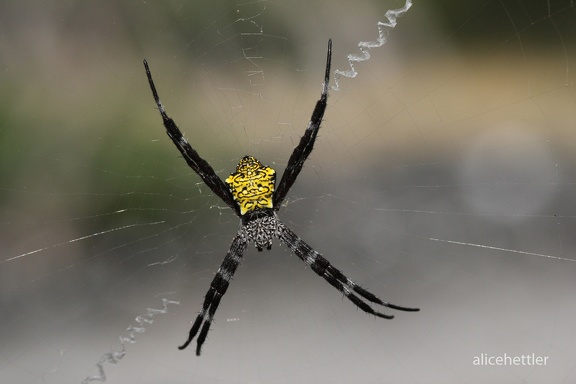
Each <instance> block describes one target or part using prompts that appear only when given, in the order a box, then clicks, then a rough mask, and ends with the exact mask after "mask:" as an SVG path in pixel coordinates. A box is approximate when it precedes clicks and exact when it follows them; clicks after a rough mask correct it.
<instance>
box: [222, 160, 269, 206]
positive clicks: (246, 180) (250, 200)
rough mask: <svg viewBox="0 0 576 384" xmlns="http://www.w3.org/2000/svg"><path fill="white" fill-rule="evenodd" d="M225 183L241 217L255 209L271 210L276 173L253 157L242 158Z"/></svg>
mask: <svg viewBox="0 0 576 384" xmlns="http://www.w3.org/2000/svg"><path fill="white" fill-rule="evenodd" d="M225 181H226V184H228V187H229V188H230V192H231V193H232V197H233V198H234V200H235V201H236V203H238V206H239V208H240V214H241V215H242V216H244V215H245V214H246V213H247V212H250V211H254V210H257V209H262V208H272V206H273V203H272V194H273V193H274V183H275V182H276V171H274V170H273V169H272V168H270V167H267V166H264V165H262V163H261V162H259V161H258V160H256V159H255V158H254V157H252V156H244V157H243V158H242V159H241V160H240V162H239V163H238V166H237V167H236V172H234V173H233V174H231V175H230V176H229V177H228V178H227V179H226V180H225Z"/></svg>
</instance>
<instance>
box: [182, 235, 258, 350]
mask: <svg viewBox="0 0 576 384" xmlns="http://www.w3.org/2000/svg"><path fill="white" fill-rule="evenodd" d="M247 245H248V243H247V242H246V238H245V236H244V234H243V233H241V232H239V233H238V234H237V235H236V236H235V237H234V240H232V245H230V250H228V253H227V254H226V257H225V258H224V261H222V265H220V268H219V269H218V272H216V276H214V279H213V280H212V283H210V289H209V290H208V292H207V293H206V296H205V297H204V304H203V305H202V310H201V311H200V313H199V314H198V316H197V317H196V320H195V321H194V324H193V325H192V328H190V332H189V333H188V339H187V340H186V342H185V343H184V344H182V345H181V346H179V347H178V349H180V350H183V349H185V348H186V347H188V345H190V343H191V342H192V340H193V339H194V337H196V334H197V333H198V331H200V334H199V335H198V340H197V341H196V343H197V345H196V355H197V356H200V351H201V349H202V344H204V342H205V341H206V336H208V331H209V330H210V324H212V319H213V318H214V314H215V313H216V310H217V309H218V306H219V305H220V299H221V298H222V296H224V294H225V293H226V290H227V289H228V286H229V285H230V279H231V278H232V276H234V273H235V272H236V268H238V265H239V264H240V260H241V259H242V255H243V254H244V251H245V250H246V247H247ZM200 327H202V329H200Z"/></svg>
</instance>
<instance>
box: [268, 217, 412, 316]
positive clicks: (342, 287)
mask: <svg viewBox="0 0 576 384" xmlns="http://www.w3.org/2000/svg"><path fill="white" fill-rule="evenodd" d="M278 228H279V229H278V232H279V238H280V240H281V241H282V242H283V243H285V244H286V245H287V246H288V248H290V250H291V251H292V252H294V254H296V256H298V257H299V258H300V259H301V260H302V261H304V262H305V263H306V264H308V265H309V266H310V268H312V270H313V271H314V272H315V273H316V274H317V275H318V276H321V277H322V278H323V279H324V280H326V281H327V282H328V283H329V284H330V285H332V286H333V287H334V288H336V289H337V290H339V291H340V292H342V293H343V294H344V296H346V297H347V298H348V300H350V301H351V302H352V303H354V304H355V305H356V306H357V307H358V308H360V309H361V310H363V311H364V312H366V313H369V314H372V315H374V316H378V317H382V318H384V319H393V318H394V316H393V315H387V314H384V313H380V312H378V311H375V310H374V309H373V308H372V307H371V306H370V305H368V304H367V303H365V302H364V301H362V299H361V298H360V297H362V298H364V299H365V300H368V301H370V302H372V303H375V304H379V305H383V306H385V307H388V308H392V309H396V310H399V311H407V312H417V311H419V310H420V309H419V308H408V307H402V306H399V305H396V304H392V303H389V302H386V301H382V300H380V299H379V298H378V297H377V296H376V295H374V294H373V293H370V292H368V291H367V290H365V289H364V288H362V287H360V286H358V285H357V284H356V283H354V282H353V281H352V280H350V279H349V278H348V277H346V276H345V275H344V274H343V273H342V272H340V271H339V270H338V269H336V268H335V267H334V266H333V265H332V264H330V262H329V261H328V260H326V259H325V258H324V257H322V255H320V254H319V253H318V252H316V251H315V250H314V249H312V247H310V246H309V245H308V244H306V243H305V242H304V241H302V239H300V238H299V237H298V236H296V234H295V233H294V232H292V230H291V229H290V228H288V227H286V226H285V225H284V224H279V226H278ZM355 293H356V294H357V295H358V296H357V295H355ZM359 296H360V297H359Z"/></svg>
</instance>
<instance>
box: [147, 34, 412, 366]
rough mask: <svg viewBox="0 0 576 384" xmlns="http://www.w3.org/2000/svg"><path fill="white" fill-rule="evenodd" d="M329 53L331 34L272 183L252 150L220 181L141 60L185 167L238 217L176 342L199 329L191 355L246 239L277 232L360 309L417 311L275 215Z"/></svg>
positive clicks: (318, 119)
mask: <svg viewBox="0 0 576 384" xmlns="http://www.w3.org/2000/svg"><path fill="white" fill-rule="evenodd" d="M331 58H332V40H329V41H328V53H327V57H326V69H325V75H324V84H323V89H322V94H321V96H320V99H319V100H318V101H317V102H316V106H315V108H314V111H313V112H312V117H311V118H310V122H309V123H308V126H307V127H306V131H305V132H304V135H303V136H302V138H301V139H300V143H299V144H298V146H297V147H296V148H295V149H294V152H293V153H292V155H291V156H290V159H289V160H288V164H287V166H286V169H285V170H284V174H283V175H282V179H280V183H279V184H278V187H277V188H276V172H275V171H274V169H272V168H270V167H268V166H265V165H263V164H262V163H261V162H260V161H258V160H257V159H255V158H254V157H252V156H245V157H243V158H242V159H241V160H240V162H239V163H238V166H237V167H236V172H234V173H232V174H231V175H230V176H229V177H228V178H226V180H224V181H222V179H221V178H220V177H219V176H218V175H217V174H216V172H214V169H213V168H212V167H211V166H210V164H208V162H207V161H206V160H204V159H203V158H202V157H200V155H199V154H198V152H196V150H195V149H194V148H192V146H191V145H190V143H189V142H188V141H187V140H186V139H185V138H184V136H183V135H182V132H180V129H178V127H177V126H176V123H175V122H174V120H172V119H171V118H170V117H168V115H167V114H166V111H165V110H164V106H163V105H162V103H161V102H160V97H159V96H158V92H157V91H156V86H155V85H154V81H153V80H152V74H151V73H150V68H149V67H148V63H147V62H146V60H144V68H145V69H146V75H147V76H148V82H149V84H150V89H151V90H152V95H153V96H154V100H155V101H156V105H157V107H158V110H159V111H160V116H161V117H162V122H163V123H164V127H165V128H166V132H167V134H168V136H169V137H170V139H172V141H173V142H174V144H175V145H176V147H177V148H178V150H179V151H180V153H181V154H182V156H183V157H184V160H186V163H188V165H189V166H190V168H192V169H193V170H194V172H196V173H197V174H198V176H200V178H201V179H202V181H204V183H205V184H206V185H207V186H208V187H209V188H210V189H211V190H212V192H214V193H215V194H216V196H218V197H219V198H220V199H222V201H224V203H226V205H228V206H229V207H230V208H232V210H233V211H234V212H235V213H236V215H238V216H239V217H240V229H238V232H237V233H236V235H235V236H234V238H233V239H232V245H230V249H229V250H228V253H227V254H226V256H225V257H224V260H223V261H222V264H221V265H220V268H219V269H218V271H217V272H216V275H215V276H214V279H213V280H212V283H211V284H210V289H209V290H208V292H207V293H206V296H205V298H204V303H203V304H202V309H201V310H200V313H199V314H198V316H197V317H196V320H195V321H194V324H193V325H192V328H191V329H190V332H189V334H188V339H187V340H186V342H185V343H184V344H182V345H181V346H179V347H178V348H179V349H180V350H183V349H185V348H186V347H188V345H189V344H190V343H191V342H192V340H193V339H194V337H196V335H197V334H198V332H200V333H199V334H198V339H197V346H196V355H198V356H199V355H200V352H201V349H202V345H203V344H204V342H205V341H206V337H207V335H208V331H209V329H210V324H211V323H212V319H213V318H214V314H215V313H216V310H217V309H218V306H219V305H220V300H221V299H222V296H224V294H225V293H226V290H227V289H228V285H229V284H230V279H231V278H232V276H233V275H234V273H235V272H236V268H238V265H239V263H240V261H241V259H242V256H243V254H244V251H245V250H246V248H247V247H248V243H250V242H254V244H255V246H256V249H258V251H262V250H263V249H264V248H266V249H268V250H270V249H271V247H272V240H273V238H278V239H279V240H280V241H281V242H282V243H284V244H286V245H287V246H288V248H290V250H291V251H292V252H293V253H295V254H296V256H298V257H299V258H300V259H301V260H302V261H303V262H305V263H306V264H307V265H308V266H310V268H311V269H312V270H313V271H314V272H315V273H316V274H317V275H318V276H321V277H322V278H324V280H326V281H327V282H328V283H329V284H330V285H332V286H333V287H334V288H336V289H337V290H338V291H340V292H341V293H342V294H343V295H344V296H346V297H347V298H348V299H349V300H350V301H351V302H352V303H354V304H355V305H356V306H357V307H358V308H360V309H361V310H363V311H364V312H366V313H369V314H372V315H375V316H378V317H381V318H384V319H393V318H394V316H393V315H387V314H384V313H380V312H378V311H375V310H374V309H373V308H372V307H371V306H370V305H369V304H367V303H366V302H365V301H363V300H362V299H364V300H366V301H368V302H372V303H374V304H379V305H383V306H385V307H388V308H392V309H396V310H400V311H410V312H415V311H419V309H418V308H407V307H402V306H399V305H395V304H392V303H390V302H387V301H382V300H380V299H379V298H378V297H377V296H376V295H374V294H373V293H371V292H369V291H367V290H366V289H364V288H362V287H360V286H359V285H357V284H356V283H355V282H354V281H352V280H350V279H349V278H348V277H347V276H345V275H344V274H343V273H342V272H340V270H338V269H336V268H335V267H334V266H332V264H330V262H329V261H328V260H326V259H325V258H324V257H322V255H320V254H319V253H318V252H316V251H315V250H314V249H312V247H310V246H309V245H308V244H306V243H305V242H304V241H303V240H301V239H300V238H299V237H298V236H297V235H296V234H295V233H294V232H293V231H292V230H291V229H290V228H288V227H287V226H286V225H284V224H283V223H282V222H281V221H280V220H279V219H278V215H277V211H278V210H279V209H280V207H281V206H282V202H283V201H284V198H285V197H286V194H287V193H288V191H289V190H290V188H291V187H292V185H293V184H294V182H295V181H296V178H297V177H298V174H299V173H300V171H301V170H302V166H303V165H304V161H306V159H307V158H308V156H309V155H310V153H311V152H312V148H313V147H314V142H315V141H316V136H317V135H318V130H319V129H320V124H321V123H322V118H323V116H324V111H325V110H326V101H327V99H328V83H329V81H330V64H331Z"/></svg>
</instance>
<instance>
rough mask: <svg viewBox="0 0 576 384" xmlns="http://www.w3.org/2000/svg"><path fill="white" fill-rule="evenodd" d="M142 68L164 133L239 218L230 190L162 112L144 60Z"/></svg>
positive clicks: (238, 210)
mask: <svg viewBox="0 0 576 384" xmlns="http://www.w3.org/2000/svg"><path fill="white" fill-rule="evenodd" d="M144 68H145V69H146V76H147V77H148V84H150V89H151V90H152V96H153V97H154V101H155V102H156V106H157V107H158V111H160V116H161V117H162V122H163V123H164V128H166V133H167V134H168V136H169V137H170V139H172V142H173V143H174V145H176V148H178V150H179V151H180V153H181V154H182V156H183V157H184V160H186V163H187V164H188V166H189V167H190V168H192V170H194V172H196V174H197V175H198V176H200V178H201V179H202V181H203V182H204V183H205V184H206V185H207V186H208V187H209V188H210V189H211V190H212V192H214V194H216V196H218V197H219V198H220V199H222V201H224V203H226V204H227V205H228V206H229V207H230V208H232V209H233V210H234V212H236V215H238V216H240V209H239V208H238V204H236V203H235V202H234V198H233V197H232V193H231V192H230V189H228V187H227V186H226V184H224V182H223V181H222V179H221V178H220V177H219V176H218V175H217V174H216V172H214V169H213V168H212V166H211V165H210V164H208V162H207V161H206V160H204V159H203V158H202V157H200V155H199V154H198V152H196V150H195V149H194V148H192V146H191V145H190V143H188V140H186V138H184V135H182V132H181V131H180V129H179V128H178V126H177V125H176V123H175V122H174V120H172V119H171V118H170V117H169V116H168V114H166V111H165V110H164V106H163V105H162V103H161V102H160V96H158V91H156V85H154V80H152V73H151V72H150V68H149V67H148V62H147V61H146V60H144Z"/></svg>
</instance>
